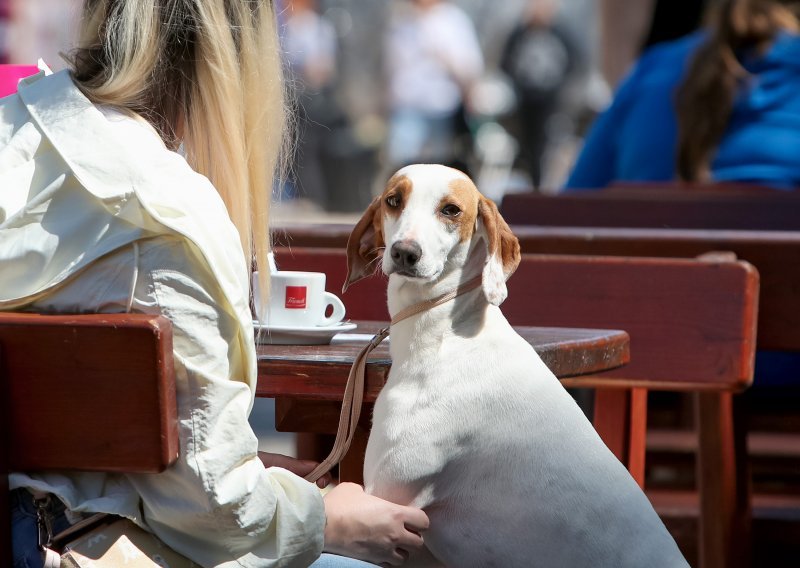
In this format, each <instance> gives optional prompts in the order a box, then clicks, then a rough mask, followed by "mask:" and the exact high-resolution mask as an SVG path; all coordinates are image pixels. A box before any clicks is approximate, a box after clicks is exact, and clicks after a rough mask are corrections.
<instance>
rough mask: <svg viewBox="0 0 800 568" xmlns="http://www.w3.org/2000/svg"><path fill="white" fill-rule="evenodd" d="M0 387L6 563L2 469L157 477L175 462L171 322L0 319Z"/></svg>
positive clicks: (4, 534)
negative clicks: (148, 474)
mask: <svg viewBox="0 0 800 568" xmlns="http://www.w3.org/2000/svg"><path fill="white" fill-rule="evenodd" d="M0 389H2V390H1V391H0V392H3V393H4V394H3V398H2V405H3V408H2V409H0V411H1V414H0V416H2V420H3V421H4V422H5V423H4V424H3V428H2V432H3V437H2V440H1V441H0V445H2V448H1V449H0V460H2V472H0V484H2V487H0V511H2V512H3V513H2V515H1V517H2V521H0V524H1V526H0V551H3V552H2V555H3V557H5V558H6V559H7V561H8V563H9V565H10V550H11V543H10V537H11V528H10V517H9V514H8V510H9V502H8V498H9V491H8V473H9V472H14V471H24V472H41V471H101V472H119V473H157V472H160V471H163V470H164V469H165V468H167V467H168V466H169V465H170V464H172V463H174V461H175V460H176V459H177V457H178V450H179V444H178V419H177V404H176V400H175V374H174V368H173V359H172V326H171V324H170V322H169V321H168V320H167V319H165V318H163V317H161V316H151V315H144V314H93V315H77V316H75V315H37V314H21V313H0ZM0 563H2V561H0Z"/></svg>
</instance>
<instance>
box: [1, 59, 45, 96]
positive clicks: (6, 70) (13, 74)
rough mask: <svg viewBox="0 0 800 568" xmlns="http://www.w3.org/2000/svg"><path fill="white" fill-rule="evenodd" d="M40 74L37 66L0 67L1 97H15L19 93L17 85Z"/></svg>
mask: <svg viewBox="0 0 800 568" xmlns="http://www.w3.org/2000/svg"><path fill="white" fill-rule="evenodd" d="M38 72H39V68H38V67H37V66H36V65H0V97H6V96H8V95H13V94H14V93H16V92H17V83H19V80H20V79H24V78H25V77H29V76H31V75H35V74H36V73H38Z"/></svg>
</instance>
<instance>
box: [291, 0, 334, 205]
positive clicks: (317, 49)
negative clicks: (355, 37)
mask: <svg viewBox="0 0 800 568" xmlns="http://www.w3.org/2000/svg"><path fill="white" fill-rule="evenodd" d="M284 16H285V25H284V26H283V34H282V43H283V50H284V57H285V58H286V61H287V63H288V66H289V71H290V73H291V78H292V84H293V86H294V89H293V92H294V95H295V97H296V108H297V111H298V116H297V150H296V152H295V160H294V164H293V168H292V170H293V171H292V174H293V175H292V181H293V183H294V185H295V187H294V188H293V191H292V192H291V193H293V196H296V197H307V198H308V199H310V200H311V201H313V202H314V203H316V204H317V205H319V206H320V207H323V208H325V207H326V205H327V201H328V193H329V192H328V187H327V180H326V176H325V174H324V172H323V167H322V163H323V155H324V153H325V150H326V145H327V144H328V143H329V142H328V140H329V138H330V136H329V134H330V132H331V130H332V128H333V127H335V126H336V125H337V123H338V122H341V121H342V120H344V114H343V113H342V111H341V109H340V108H339V105H338V104H337V101H336V98H335V95H334V84H335V80H336V53H337V42H336V30H335V29H334V27H333V24H332V23H331V22H330V21H329V20H328V19H327V18H325V17H324V16H323V15H322V14H320V13H319V10H318V4H317V1H316V0H289V2H288V4H287V6H286V10H284Z"/></svg>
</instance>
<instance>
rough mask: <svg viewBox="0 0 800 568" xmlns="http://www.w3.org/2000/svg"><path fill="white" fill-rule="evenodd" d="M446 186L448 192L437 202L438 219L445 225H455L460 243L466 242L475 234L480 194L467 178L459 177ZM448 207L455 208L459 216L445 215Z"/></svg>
mask: <svg viewBox="0 0 800 568" xmlns="http://www.w3.org/2000/svg"><path fill="white" fill-rule="evenodd" d="M447 185H448V187H449V189H450V192H449V193H448V195H447V196H445V197H443V198H442V200H441V201H440V202H439V208H438V211H439V217H440V218H441V219H442V221H443V222H445V223H447V224H450V225H456V226H457V227H458V232H459V238H460V240H461V242H466V241H468V240H470V239H471V238H472V235H473V234H474V232H475V220H476V219H477V217H478V203H479V200H480V197H481V194H480V193H479V192H478V188H477V187H475V184H474V183H472V180H471V179H469V178H467V177H459V178H457V179H454V180H452V181H451V182H450V183H449V184H447ZM448 205H450V206H455V207H457V208H458V210H459V211H460V214H459V215H458V216H456V217H450V216H448V215H446V214H445V213H444V211H446V209H445V208H446V207H447V206H448Z"/></svg>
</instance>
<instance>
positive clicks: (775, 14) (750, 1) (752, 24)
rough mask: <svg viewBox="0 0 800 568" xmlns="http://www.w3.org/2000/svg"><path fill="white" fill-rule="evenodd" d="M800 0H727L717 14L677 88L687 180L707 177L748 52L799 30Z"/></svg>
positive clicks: (680, 162)
mask: <svg viewBox="0 0 800 568" xmlns="http://www.w3.org/2000/svg"><path fill="white" fill-rule="evenodd" d="M799 12H800V1H798V0H722V1H721V2H720V4H719V6H717V8H716V12H715V13H712V22H711V24H712V25H711V33H710V34H709V38H708V40H707V41H706V42H705V43H704V44H703V45H702V46H701V47H700V49H699V50H698V52H697V54H696V55H695V56H694V58H693V60H692V63H691V65H690V67H689V70H688V72H687V74H686V77H685V79H684V80H683V83H682V84H681V86H680V88H679V89H678V92H677V101H676V102H677V104H676V110H677V115H678V148H677V163H676V168H677V172H678V176H679V178H680V179H682V180H686V181H708V180H709V179H710V166H711V161H712V159H713V157H714V152H715V151H716V148H717V146H718V145H719V143H720V140H722V136H723V134H724V133H725V129H726V128H727V126H728V120H729V118H730V115H731V112H732V110H733V104H734V99H735V97H736V93H737V92H738V90H739V88H740V87H741V86H742V84H743V83H744V82H745V81H746V80H747V78H748V73H747V71H746V70H745V69H744V67H742V65H741V63H740V62H739V59H738V57H739V55H740V54H741V53H742V52H743V51H747V50H755V51H756V52H759V51H760V52H763V51H765V50H766V49H767V48H768V47H769V45H770V44H771V43H772V41H773V40H774V39H775V36H776V35H777V34H778V33H779V32H780V31H781V30H791V31H793V32H797V31H798V29H800V24H799V23H798V13H799Z"/></svg>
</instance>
